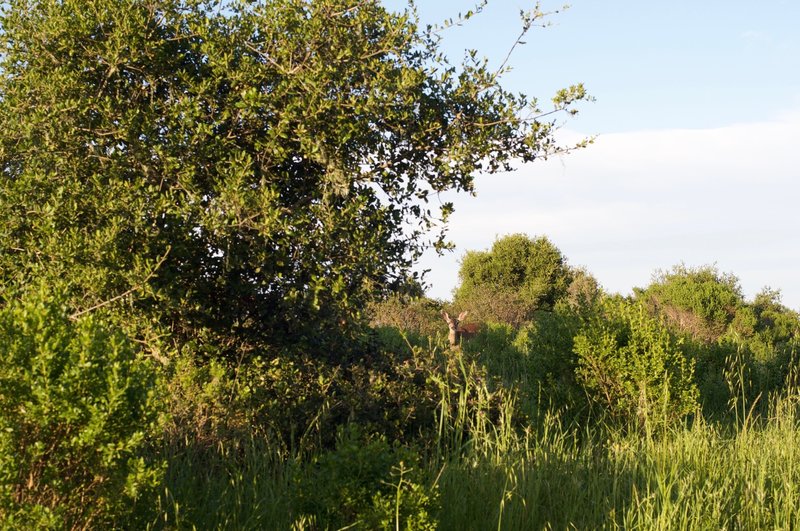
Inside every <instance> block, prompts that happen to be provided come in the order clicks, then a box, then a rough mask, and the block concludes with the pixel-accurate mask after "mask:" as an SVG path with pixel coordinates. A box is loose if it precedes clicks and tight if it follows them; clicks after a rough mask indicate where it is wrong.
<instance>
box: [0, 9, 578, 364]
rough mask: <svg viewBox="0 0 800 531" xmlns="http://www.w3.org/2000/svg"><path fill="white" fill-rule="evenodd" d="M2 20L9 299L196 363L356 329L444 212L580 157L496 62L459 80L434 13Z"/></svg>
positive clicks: (1, 214) (145, 14) (97, 13)
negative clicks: (121, 327)
mask: <svg viewBox="0 0 800 531" xmlns="http://www.w3.org/2000/svg"><path fill="white" fill-rule="evenodd" d="M4 6H5V9H4V10H3V13H2V16H0V24H1V25H2V35H0V39H1V40H2V45H3V54H2V57H0V164H1V166H0V167H1V168H2V174H0V250H1V251H2V253H0V286H5V287H6V288H10V287H13V286H19V285H24V284H26V283H29V282H31V281H33V280H35V279H40V280H41V279H44V280H45V281H48V282H60V283H62V284H65V286H66V287H67V288H68V290H69V291H70V293H72V304H73V306H74V311H75V312H76V313H79V312H83V311H88V310H90V309H91V308H94V307H97V306H100V305H110V304H114V305H115V307H117V308H118V309H119V315H121V316H127V321H129V322H133V323H145V322H146V323H157V325H158V326H160V327H168V328H169V330H170V332H171V334H172V336H173V337H174V338H176V339H177V340H178V341H180V342H184V341H185V340H193V341H197V342H199V343H206V344H214V345H216V347H215V348H222V349H223V350H230V351H231V352H233V351H237V350H238V351H241V350H242V349H243V348H248V347H249V348H255V347H259V346H262V347H263V346H265V345H281V344H286V343H287V342H294V341H297V340H299V339H301V338H303V337H311V336H312V335H314V334H316V333H317V331H319V330H323V329H324V328H325V327H326V326H327V327H334V326H336V323H342V322H347V321H349V320H351V319H352V318H354V317H356V316H357V314H358V311H359V309H360V308H361V307H362V303H363V301H364V300H365V299H366V298H367V297H368V296H370V295H371V294H372V293H374V292H375V291H376V290H385V289H391V288H392V286H395V285H397V284H398V283H400V282H402V281H404V280H405V279H406V278H407V277H408V275H409V271H410V266H411V264H412V263H413V260H414V259H415V258H416V257H417V256H418V255H419V253H420V252H421V251H422V250H423V249H424V248H425V247H426V246H427V245H431V244H433V245H439V246H441V245H444V244H445V240H444V233H443V231H440V230H439V229H440V228H441V227H443V226H445V225H444V224H443V223H441V222H442V221H446V219H447V216H448V214H449V213H450V212H451V211H452V205H451V204H449V203H444V204H442V205H439V204H438V203H436V204H437V206H438V208H432V207H431V205H430V204H429V200H430V199H432V198H434V197H435V196H436V195H437V194H439V193H441V192H445V191H449V190H456V191H466V192H472V191H473V176H474V175H475V174H476V173H477V172H494V171H497V170H501V169H507V168H508V166H509V163H510V162H511V161H515V160H520V161H530V160H533V159H536V158H539V157H541V156H544V155H547V154H548V153H552V152H553V151H556V150H558V149H560V148H559V147H558V146H557V145H556V144H555V142H554V139H553V132H554V126H555V122H554V121H553V116H552V115H551V112H552V111H551V110H547V112H545V113H542V112H541V111H539V110H538V109H537V108H536V104H535V101H528V100H527V99H526V97H524V96H522V95H515V94H511V93H509V92H508V91H506V90H504V89H503V87H502V85H501V83H500V79H501V74H502V70H501V71H497V70H495V69H493V68H491V67H490V66H489V65H488V63H487V62H485V61H480V60H475V59H473V58H471V57H474V56H469V55H468V56H467V57H468V59H467V61H466V62H465V63H464V64H461V65H457V66H453V65H451V64H449V63H448V62H447V61H446V59H445V58H444V57H443V56H442V55H441V53H440V50H439V34H438V33H437V30H435V29H426V30H424V29H420V27H419V26H418V21H417V19H416V16H415V14H414V12H413V9H409V10H407V11H405V12H403V13H392V12H389V11H387V10H386V9H385V8H384V7H383V6H382V5H381V3H380V2H378V1H376V0H265V1H261V2H254V1H246V0H241V1H217V0H10V1H9V2H5V3H4ZM540 15H541V13H539V12H538V11H534V12H533V13H532V14H530V15H529V16H528V18H525V19H523V24H524V29H527V28H528V27H530V26H531V24H532V23H533V21H534V20H535V19H536V18H537V17H538V16H540ZM583 98H585V94H584V91H583V88H582V87H581V86H575V87H571V88H570V89H566V90H564V91H561V92H560V93H559V94H558V95H557V96H556V98H555V99H554V105H555V107H554V110H556V111H559V110H567V111H568V112H569V110H568V109H569V105H570V104H571V103H572V102H574V101H575V100H578V99H583ZM134 295H135V296H134ZM143 326H144V325H143ZM140 332H141V329H140Z"/></svg>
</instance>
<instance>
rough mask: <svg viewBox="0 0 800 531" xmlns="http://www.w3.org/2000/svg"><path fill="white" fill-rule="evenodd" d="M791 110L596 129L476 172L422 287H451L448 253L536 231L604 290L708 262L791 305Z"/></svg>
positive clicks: (794, 279)
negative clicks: (583, 142) (581, 138)
mask: <svg viewBox="0 0 800 531" xmlns="http://www.w3.org/2000/svg"><path fill="white" fill-rule="evenodd" d="M798 139H800V113H798V112H790V113H786V114H784V115H782V116H780V117H777V118H776V119H774V120H771V121H766V122H762V123H750V124H735V125H731V126H728V127H722V128H716V129H704V130H653V131H635V132H629V133H618V134H609V135H604V136H601V137H599V138H598V139H597V141H596V143H595V144H594V145H593V146H590V147H589V148H587V149H586V150H583V151H581V152H578V153H575V154H573V155H570V156H568V157H564V158H563V159H552V160H548V161H540V162H537V163H533V164H530V165H527V166H524V167H522V168H520V169H519V170H518V171H517V172H515V173H512V174H505V175H495V176H482V177H480V178H479V179H478V181H477V190H478V197H477V198H468V197H459V198H458V199H456V213H455V215H454V216H453V218H452V224H451V236H452V238H453V240H454V241H455V243H456V245H457V247H458V250H457V251H456V253H455V254H454V255H449V256H446V257H444V258H435V257H433V256H429V257H426V259H425V260H424V261H423V264H422V266H423V267H424V268H430V269H431V270H432V271H431V274H430V276H429V280H430V281H431V282H432V283H433V290H432V291H431V294H432V295H433V296H437V297H442V298H447V297H449V294H450V290H451V289H452V288H453V287H454V286H455V285H456V284H457V271H458V260H459V258H460V256H461V255H463V253H464V251H465V250H468V249H485V248H488V247H490V246H491V244H492V242H493V241H494V239H495V238H496V236H501V235H504V234H508V233H514V232H524V233H528V234H531V235H535V234H544V235H547V236H548V237H550V238H551V239H552V240H553V242H554V243H555V244H556V245H557V246H558V247H559V248H560V249H561V250H562V251H563V252H564V253H565V255H566V256H567V257H568V258H569V259H570V262H571V263H573V264H576V265H583V266H585V267H587V269H588V270H589V271H591V272H592V273H594V274H595V275H596V276H597V277H598V279H599V280H600V282H601V283H602V284H603V285H604V286H605V287H606V288H607V289H609V290H611V291H616V292H622V293H627V292H629V291H630V289H631V288H632V287H634V286H637V285H638V286H640V285H645V284H647V283H648V282H649V279H650V278H651V275H652V273H653V272H654V270H656V269H660V268H668V267H670V266H672V265H674V264H677V263H680V262H685V263H686V264H688V265H702V264H709V263H716V264H717V265H718V267H719V268H720V269H722V270H723V271H726V272H732V273H734V274H736V275H737V276H738V277H739V278H740V279H741V281H742V285H743V287H744V288H745V292H746V294H747V295H748V296H752V295H753V294H754V293H755V292H757V291H758V290H759V289H760V288H761V287H763V286H764V285H770V286H772V287H773V288H780V289H781V290H782V292H783V295H784V303H785V304H787V305H789V306H791V307H793V308H800V277H798V275H797V272H796V270H795V266H796V265H797V264H800V216H798V211H799V210H798V208H797V202H798V200H800V155H798V150H797V140H798Z"/></svg>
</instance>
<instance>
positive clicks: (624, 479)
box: [439, 396, 800, 529]
mask: <svg viewBox="0 0 800 531" xmlns="http://www.w3.org/2000/svg"><path fill="white" fill-rule="evenodd" d="M797 404H798V397H797V396H789V397H783V398H780V399H776V400H774V402H773V405H772V407H771V412H770V415H769V416H768V417H767V418H765V419H763V420H759V421H756V420H753V419H748V420H747V421H746V422H744V423H742V424H740V425H739V426H738V427H736V426H733V427H722V426H720V425H715V424H709V423H706V422H704V421H703V420H702V419H700V418H698V420H697V421H695V422H694V423H693V424H692V425H690V426H686V427H683V428H679V429H678V428H676V429H672V430H671V431H669V432H666V433H663V434H660V435H659V436H657V437H648V436H645V435H641V434H636V433H631V432H629V433H622V432H614V433H610V434H606V436H605V437H598V436H597V435H598V434H597V433H583V434H581V433H575V432H572V433H570V432H569V431H567V430H565V429H564V428H563V427H561V426H560V425H559V424H558V422H557V419H553V418H549V419H548V420H547V424H546V426H545V427H544V429H543V430H541V431H540V433H538V434H536V435H534V434H532V433H528V434H526V435H525V437H524V439H525V440H524V444H523V445H522V446H521V448H518V449H517V450H516V451H514V452H511V453H509V454H507V455H505V456H504V458H503V459H500V460H497V459H494V460H493V459H473V460H470V459H459V460H455V461H453V462H452V463H450V464H449V465H448V466H447V467H446V468H445V471H444V473H442V475H441V478H440V480H439V486H440V489H441V499H442V509H441V513H440V515H439V521H440V524H441V528H442V529H566V528H577V529H600V528H617V527H622V528H625V529H795V528H797V527H798V525H800V493H799V492H798V487H800V460H798V457H800V424H799V423H798V420H800V417H798V414H797V412H798V409H797Z"/></svg>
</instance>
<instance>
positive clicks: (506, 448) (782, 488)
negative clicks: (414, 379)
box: [153, 368, 800, 530]
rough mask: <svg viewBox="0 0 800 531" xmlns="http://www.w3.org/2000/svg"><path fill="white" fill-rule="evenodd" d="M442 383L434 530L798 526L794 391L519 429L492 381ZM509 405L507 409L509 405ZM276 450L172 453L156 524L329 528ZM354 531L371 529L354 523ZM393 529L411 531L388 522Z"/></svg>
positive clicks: (429, 461) (427, 469)
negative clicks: (689, 419)
mask: <svg viewBox="0 0 800 531" xmlns="http://www.w3.org/2000/svg"><path fill="white" fill-rule="evenodd" d="M463 370H465V371H467V370H469V369H468V368H465V369H463ZM442 385H443V400H442V404H441V408H442V411H447V412H449V413H448V414H447V415H444V414H442V415H441V419H442V422H441V424H440V431H439V433H438V435H437V436H438V437H440V438H441V440H440V441H439V443H440V444H438V445H437V446H435V448H436V450H431V451H429V452H427V453H426V455H425V456H423V459H422V462H421V463H420V466H421V467H422V468H423V470H424V477H425V478H426V479H425V481H424V482H423V483H424V486H425V487H426V488H427V489H428V490H429V491H430V492H436V491H438V509H437V510H436V511H435V513H434V514H432V519H433V520H434V521H435V522H437V523H438V526H439V528H440V529H444V530H447V529H452V530H468V529H476V530H486V529H508V530H512V529H572V528H575V529H604V528H606V529H607V528H625V529H693V530H694V529H795V528H798V527H800V492H799V491H798V489H800V414H799V413H798V411H800V409H798V404H800V395H796V394H791V395H787V396H784V397H782V398H779V399H774V400H773V401H772V404H771V407H770V408H769V411H768V412H765V414H764V415H763V416H761V417H759V418H758V419H756V418H747V419H744V420H742V419H740V420H739V421H732V422H731V423H728V424H725V423H709V422H706V421H703V420H702V418H701V417H698V419H697V420H695V421H694V422H693V423H692V424H691V425H687V426H684V427H679V428H673V429H671V430H670V431H667V432H664V433H661V434H656V435H648V434H646V433H641V432H627V433H625V432H622V431H611V430H607V429H606V430H601V429H595V430H589V429H585V430H583V431H580V430H579V429H578V430H575V429H568V428H565V427H563V426H562V425H561V424H560V422H559V419H558V418H555V417H552V416H549V417H546V418H544V419H541V420H540V421H538V427H537V428H536V429H532V428H531V429H529V430H527V431H523V432H519V431H514V430H510V429H506V428H505V427H504V426H505V425H510V419H504V418H503V417H502V415H501V416H500V417H499V418H497V417H496V418H495V419H494V420H493V421H491V420H489V419H488V415H487V410H486V409H485V407H487V405H488V403H489V402H490V401H491V400H492V399H493V397H492V392H491V391H490V390H489V389H487V388H486V387H485V385H483V387H481V385H482V384H479V383H474V385H476V386H477V388H474V389H462V390H461V392H458V390H455V392H454V390H453V389H448V388H447V387H446V384H445V383H443V384H442ZM494 399H496V396H495V397H494ZM502 399H503V400H505V401H507V402H508V404H507V405H508V406H509V407H507V408H506V410H507V411H509V412H510V411H511V409H512V408H511V407H510V405H511V404H510V402H511V401H512V400H513V396H512V395H510V394H508V395H506V396H505V397H504V398H502ZM501 409H502V408H501ZM509 414H510V413H509ZM270 448H271V447H269V446H268V445H266V444H264V443H263V442H259V441H251V442H249V443H247V444H245V445H243V446H242V447H241V448H238V449H236V450H235V451H233V450H230V449H225V448H205V449H203V450H198V449H186V448H184V449H183V450H173V455H171V457H170V470H169V473H168V484H167V493H166V494H165V495H164V496H162V507H161V511H162V516H161V517H160V519H159V521H158V522H154V526H153V527H155V528H171V529H192V528H197V529H326V528H335V527H330V526H329V523H328V522H326V521H325V519H324V518H322V517H321V516H320V515H310V514H302V512H301V511H300V510H299V508H298V502H297V500H298V491H297V486H298V485H299V484H301V483H302V479H303V478H304V477H307V474H309V473H311V471H313V470H314V465H313V463H309V462H305V463H303V462H301V461H300V460H298V459H291V458H288V459H287V458H285V457H283V458H282V457H280V456H278V455H277V454H276V453H275V452H274V451H273V450H270ZM343 466H347V463H344V464H343ZM385 480H386V478H383V479H381V481H384V482H385ZM315 488H323V489H324V488H326V487H325V486H317V487H315ZM330 488H332V489H335V488H336V485H330ZM336 495H337V494H336V493H332V499H335V498H336ZM401 501H402V500H401ZM348 523H349V524H353V526H354V527H352V528H353V529H367V528H368V527H366V526H365V525H364V524H363V522H362V524H359V519H358V518H354V520H353V521H351V522H348ZM397 524H399V525H400V528H403V529H405V528H406V527H405V525H404V522H403V521H392V522H390V525H389V526H388V527H391V528H396V526H397Z"/></svg>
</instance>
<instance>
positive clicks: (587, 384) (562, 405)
mask: <svg viewBox="0 0 800 531" xmlns="http://www.w3.org/2000/svg"><path fill="white" fill-rule="evenodd" d="M459 276H460V285H459V286H458V287H457V288H456V290H455V292H454V299H453V301H452V302H447V301H435V300H429V299H425V298H418V299H402V298H393V299H389V300H387V301H385V302H383V303H381V304H379V305H377V306H376V307H375V313H374V319H375V321H374V322H375V324H377V325H380V326H385V327H388V329H392V328H394V329H397V330H405V331H406V332H410V334H409V333H406V337H411V338H412V341H414V342H415V343H416V344H420V345H422V344H425V342H426V341H428V338H429V337H430V336H431V335H432V334H436V333H441V332H440V331H439V329H441V321H442V319H441V317H440V316H439V312H440V311H441V310H442V309H450V310H451V311H452V310H453V309H454V308H455V309H458V310H468V311H469V317H468V319H472V320H473V321H475V322H478V323H481V324H482V332H481V333H480V334H478V336H477V337H474V338H471V339H469V340H468V341H464V345H463V348H464V350H465V351H466V352H470V353H472V354H474V355H475V356H477V357H479V358H480V359H482V360H483V361H484V363H485V364H486V365H487V367H489V369H490V371H491V372H493V373H494V374H496V375H497V376H499V377H500V378H501V379H502V380H503V381H505V382H506V383H516V382H509V381H508V379H507V378H506V377H505V374H506V373H509V374H519V372H520V371H519V367H518V365H519V364H521V365H522V366H523V367H524V369H523V371H522V372H523V373H525V374H527V375H529V377H530V381H529V382H527V383H526V386H525V387H527V391H528V392H530V393H532V395H533V396H531V397H530V400H531V403H530V408H531V412H532V414H536V413H535V412H536V411H538V410H541V409H542V408H545V409H547V408H554V409H556V410H558V411H560V412H562V413H563V414H566V415H568V416H569V417H570V418H573V419H576V420H578V419H579V420H580V421H581V422H584V421H588V420H590V419H594V420H595V421H600V422H609V421H611V422H614V423H619V422H622V423H623V424H626V423H638V424H640V425H645V424H648V425H649V426H650V427H654V426H655V425H656V424H659V423H665V424H669V423H670V422H673V421H675V420H679V419H682V418H686V417H687V416H692V415H700V414H702V415H706V416H708V417H710V418H719V417H722V416H725V415H727V414H729V413H730V412H731V411H732V410H734V411H736V412H737V413H738V414H741V415H744V414H746V413H747V412H748V411H751V409H752V408H753V407H757V406H758V404H759V403H760V404H761V405H762V406H763V405H765V404H766V403H767V402H768V401H769V397H770V395H771V394H773V393H778V392H785V391H787V390H791V389H793V388H794V386H795V385H796V378H797V374H796V363H795V362H796V360H795V352H796V349H797V346H798V332H800V316H799V315H798V313H797V312H795V311H793V310H790V309H789V308H787V307H785V306H783V305H782V304H781V301H780V293H779V292H777V291H774V290H771V289H769V288H765V289H764V290H763V291H761V292H760V293H758V294H757V295H756V296H755V297H754V298H753V300H751V301H748V300H746V299H745V297H744V296H743V294H742V290H741V287H740V285H739V281H738V279H737V278H736V277H735V276H734V275H732V274H726V273H722V272H720V271H718V270H717V269H716V268H715V267H713V266H701V267H686V266H684V265H678V266H675V267H674V268H672V269H671V270H668V271H661V272H657V273H656V274H655V275H654V278H653V281H652V283H651V284H650V285H649V286H646V287H642V288H636V289H635V290H634V293H633V295H631V296H629V297H622V296H620V295H616V294H609V293H605V292H604V291H603V290H602V289H601V288H600V287H599V285H598V283H597V281H596V280H595V279H594V278H593V277H592V276H591V274H590V273H588V272H587V271H585V270H583V269H576V268H573V267H571V266H569V265H568V263H567V261H566V258H565V257H564V256H563V255H562V253H561V252H560V251H559V250H558V248H556V247H555V246H554V245H553V244H552V243H551V242H550V241H549V240H548V239H547V238H545V237H539V238H530V237H528V236H525V235H512V236H507V237H504V238H501V239H499V240H497V241H496V242H495V244H494V245H493V247H492V248H491V250H489V251H483V252H479V251H470V252H468V253H467V254H466V255H465V257H464V260H463V261H462V265H461V270H460V273H459Z"/></svg>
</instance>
